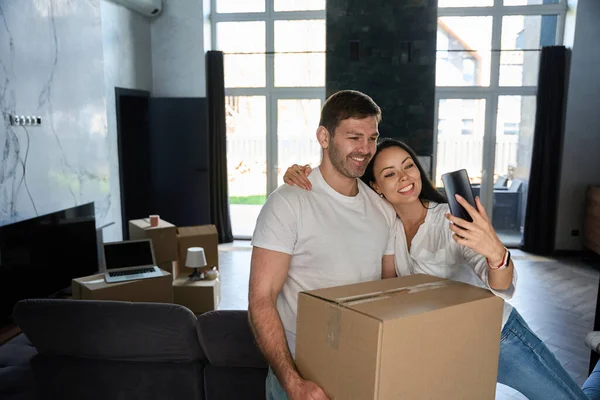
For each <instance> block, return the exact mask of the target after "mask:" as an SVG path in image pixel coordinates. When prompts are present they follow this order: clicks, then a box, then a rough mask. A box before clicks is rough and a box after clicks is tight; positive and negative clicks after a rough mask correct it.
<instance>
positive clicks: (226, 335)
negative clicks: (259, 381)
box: [197, 310, 267, 368]
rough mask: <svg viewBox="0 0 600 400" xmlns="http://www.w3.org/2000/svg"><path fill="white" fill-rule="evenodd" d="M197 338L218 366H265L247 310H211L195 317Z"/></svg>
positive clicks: (205, 352) (211, 360) (208, 356)
mask: <svg viewBox="0 0 600 400" xmlns="http://www.w3.org/2000/svg"><path fill="white" fill-rule="evenodd" d="M197 327H198V328H197V329H198V338H199V339H200V344H201V345H202V349H203V351H204V354H206V358H208V361H209V362H210V363H211V364H213V365H216V366H221V367H249V368H267V363H266V361H265V359H264V357H263V355H262V353H261V352H260V350H259V349H258V347H257V346H256V342H255V341H254V335H253V334H252V330H251V329H250V324H249V322H248V311H246V310H222V311H210V312H208V313H205V314H202V315H200V316H199V317H198V324H197Z"/></svg>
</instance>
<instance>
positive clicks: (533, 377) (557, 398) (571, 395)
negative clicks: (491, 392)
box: [498, 310, 600, 400]
mask: <svg viewBox="0 0 600 400" xmlns="http://www.w3.org/2000/svg"><path fill="white" fill-rule="evenodd" d="M599 374H600V371H599ZM498 382H500V383H502V384H504V385H506V386H510V387H511V388H513V389H515V390H518V391H519V392H521V394H523V395H524V396H526V397H527V398H528V399H529V400H537V399H539V400H549V399H552V400H563V399H564V400H567V399H568V400H579V399H586V400H587V399H588V397H587V396H586V395H585V394H584V392H583V391H582V390H581V389H580V388H579V386H577V383H576V382H575V381H574V380H573V378H572V377H571V375H569V373H568V372H567V371H566V370H565V369H564V368H563V367H562V365H561V364H560V362H559V361H558V360H557V359H556V357H554V354H552V352H551V351H550V350H549V349H548V348H547V347H546V345H545V344H544V342H542V341H541V340H540V339H539V338H538V337H537V336H536V335H535V334H534V333H533V332H532V331H531V329H529V326H527V323H525V321H524V320H523V318H522V317H521V315H520V314H519V313H518V312H517V310H513V311H512V313H511V314H510V317H509V318H508V321H507V322H506V325H504V328H503V329H502V335H501V337H500V362H499V365H498Z"/></svg>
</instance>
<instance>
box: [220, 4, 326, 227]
mask: <svg viewBox="0 0 600 400" xmlns="http://www.w3.org/2000/svg"><path fill="white" fill-rule="evenodd" d="M212 1H213V8H212V9H213V10H214V11H215V12H213V14H212V40H213V48H214V49H217V50H221V51H223V52H224V53H225V59H224V63H225V92H226V93H225V94H226V99H225V102H226V104H225V106H226V117H227V164H228V165H227V169H228V179H229V202H230V210H231V223H232V230H233V235H234V237H236V238H248V237H250V236H251V235H252V232H253V230H254V226H255V222H256V217H257V216H258V213H259V212H260V209H261V206H262V205H263V204H264V202H265V199H266V197H267V196H268V194H269V193H271V192H272V191H273V190H275V188H277V186H279V185H280V184H281V183H283V173H284V172H285V170H286V169H287V167H289V166H290V165H292V164H294V163H306V162H310V163H311V164H312V165H313V166H316V165H318V164H319V162H320V155H321V151H320V147H319V144H318V142H317V140H316V129H317V125H318V119H319V113H320V110H321V106H322V104H323V102H324V100H325V0H303V1H294V0H212Z"/></svg>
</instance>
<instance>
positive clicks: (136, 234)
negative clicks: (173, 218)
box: [129, 218, 178, 276]
mask: <svg viewBox="0 0 600 400" xmlns="http://www.w3.org/2000/svg"><path fill="white" fill-rule="evenodd" d="M129 239H130V240H138V239H151V240H152V248H153V249H154V258H155V259H156V264H157V266H158V268H160V269H162V270H164V271H168V272H169V273H170V274H171V275H172V276H174V275H175V271H174V265H175V262H176V261H177V258H178V253H177V228H176V227H175V225H173V224H171V223H169V222H167V221H164V220H160V221H159V223H158V226H155V227H153V226H150V221H149V219H147V218H145V219H135V220H130V221H129Z"/></svg>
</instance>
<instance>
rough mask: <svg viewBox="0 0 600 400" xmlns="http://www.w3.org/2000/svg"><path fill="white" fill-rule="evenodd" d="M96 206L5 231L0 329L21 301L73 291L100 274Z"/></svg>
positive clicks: (0, 246) (0, 242)
mask: <svg viewBox="0 0 600 400" xmlns="http://www.w3.org/2000/svg"><path fill="white" fill-rule="evenodd" d="M98 269H99V268H98V239H97V234H96V218H95V213H94V203H88V204H84V205H81V206H77V207H73V208H69V209H66V210H62V211H59V212H55V213H51V214H47V215H44V216H41V217H36V218H32V219H28V220H24V221H20V222H17V223H14V224H10V225H4V226H1V227H0V326H1V325H6V324H9V323H11V322H12V318H11V316H12V311H13V307H14V305H15V304H16V303H17V302H18V301H19V300H21V299H27V298H47V297H52V296H56V295H57V294H59V293H61V292H63V291H65V290H70V287H71V280H72V279H73V278H78V277H82V276H87V275H91V274H94V273H96V272H97V271H98Z"/></svg>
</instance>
